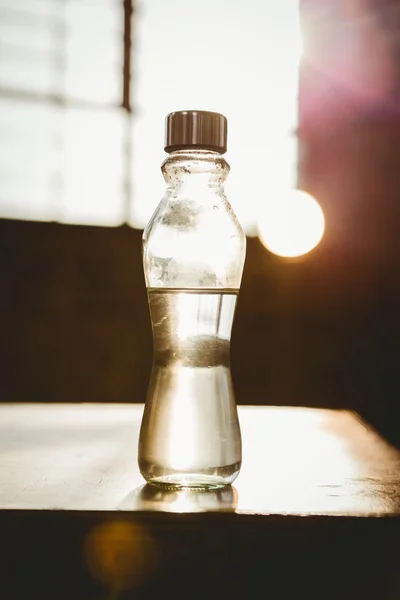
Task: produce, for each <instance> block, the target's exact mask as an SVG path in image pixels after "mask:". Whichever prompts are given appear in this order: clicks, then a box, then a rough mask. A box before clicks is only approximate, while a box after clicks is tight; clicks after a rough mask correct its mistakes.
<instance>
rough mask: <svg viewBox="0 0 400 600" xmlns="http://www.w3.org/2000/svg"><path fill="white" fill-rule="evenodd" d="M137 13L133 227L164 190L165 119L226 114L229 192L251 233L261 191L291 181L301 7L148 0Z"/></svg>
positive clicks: (258, 1)
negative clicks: (195, 112)
mask: <svg viewBox="0 0 400 600" xmlns="http://www.w3.org/2000/svg"><path fill="white" fill-rule="evenodd" d="M137 12H138V15H137V21H136V33H135V40H136V66H135V73H136V87H135V100H134V104H135V105H136V106H137V117H136V120H135V129H134V161H133V181H134V198H133V203H132V212H131V222H132V224H133V225H135V226H144V225H145V224H146V222H147V220H148V219H149V217H150V215H151V213H152V211H153V210H154V208H155V206H156V205H157V203H158V201H159V199H160V196H161V195H162V193H163V189H164V182H163V180H162V178H161V175H160V174H159V166H160V163H161V162H162V160H163V158H164V154H163V133H164V132H163V128H164V118H165V115H166V114H167V113H168V112H170V111H173V110H182V109H187V108H194V109H196V108H197V109H204V110H215V111H219V112H223V113H224V114H225V115H226V116H227V118H228V121H229V140H228V147H229V148H228V153H227V159H228V162H229V163H230V164H231V167H232V171H231V174H230V177H229V183H228V187H227V190H228V191H229V198H230V200H231V202H232V204H233V206H234V209H235V210H236V212H237V215H238V217H239V219H240V220H241V222H242V223H243V225H244V226H245V227H246V229H247V230H248V231H251V229H252V227H253V225H254V221H255V218H256V214H257V211H258V206H259V204H262V203H263V202H264V201H265V197H266V195H267V193H273V190H274V189H276V188H277V186H278V187H279V186H284V187H287V186H290V185H292V184H294V183H296V169H295V164H296V159H295V156H296V145H297V144H296V139H295V137H294V135H293V133H294V131H295V129H296V127H297V87H298V81H297V80H298V63H299V58H300V27H299V18H298V3H297V1H296V0H280V1H279V2H266V1H265V0H247V2H242V1H239V0H231V1H230V2H229V9H228V8H227V3H226V1H225V0H203V1H202V2H201V3H197V4H196V5H193V3H188V2H187V0H169V1H168V2H165V1H164V0H146V2H144V1H142V2H141V3H140V5H139V10H138V11H137ZM271 188H272V191H271ZM267 190H269V191H267Z"/></svg>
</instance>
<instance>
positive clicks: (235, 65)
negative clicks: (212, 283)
mask: <svg viewBox="0 0 400 600" xmlns="http://www.w3.org/2000/svg"><path fill="white" fill-rule="evenodd" d="M131 9H132V7H131V1H129V0H125V1H121V0H120V1H118V0H0V44H1V45H0V51H1V55H2V59H1V61H0V132H1V135H0V173H1V179H0V180H1V185H0V216H2V217H6V218H21V219H37V220H54V221H59V222H65V223H82V224H93V225H110V226H114V225H119V224H121V223H124V222H127V223H129V224H130V225H132V226H134V227H139V228H141V227H144V226H145V224H146V222H147V220H148V218H149V217H150V215H151V213H152V211H153V210H154V208H155V206H156V205H157V203H158V202H159V199H160V197H161V195H162V193H163V189H164V182H163V180H162V177H161V173H160V170H159V168H160V164H161V162H162V160H163V158H164V153H163V133H164V132H163V127H164V118H165V116H166V114H167V113H168V112H170V111H172V110H180V109H186V108H199V109H205V110H207V109H209V110H215V111H220V112H223V113H224V114H225V115H226V116H227V117H228V121H229V127H230V130H229V140H228V142H229V149H228V153H227V159H228V162H230V164H231V167H232V172H231V175H230V178H229V182H228V192H229V197H230V200H231V201H232V204H233V206H234V208H235V210H236V212H237V214H238V216H239V218H240V220H241V221H242V223H243V224H244V226H245V228H246V230H247V232H248V233H251V232H252V231H253V230H254V225H255V221H256V218H257V212H258V210H259V206H260V205H262V202H263V199H264V198H265V197H266V196H267V195H271V194H274V192H275V190H276V189H279V187H280V186H282V185H285V186H290V185H291V184H294V183H295V178H296V162H297V156H296V145H297V144H296V136H295V130H296V127H297V80H298V62H299V54H300V32H299V23H298V6H297V2H296V0H280V2H273V3H272V2H265V1H264V0H247V1H246V2H243V1H238V0H230V2H229V3H227V2H226V1H225V0H203V1H202V2H201V3H197V4H196V5H195V4H193V3H188V2H187V0H168V2H165V0H140V1H139V0H137V2H136V4H135V7H134V11H133V12H132V18H131ZM131 38H132V45H131V50H129V47H130V39H131ZM124 41H125V43H124Z"/></svg>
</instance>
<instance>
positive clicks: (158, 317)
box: [139, 288, 241, 488]
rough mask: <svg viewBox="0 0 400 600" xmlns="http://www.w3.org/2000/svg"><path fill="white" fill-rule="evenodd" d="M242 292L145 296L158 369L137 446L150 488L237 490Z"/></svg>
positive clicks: (159, 290) (178, 292)
mask: <svg viewBox="0 0 400 600" xmlns="http://www.w3.org/2000/svg"><path fill="white" fill-rule="evenodd" d="M237 295H238V290H235V289H182V290H181V289H165V288H152V289H148V300H149V308H150V316H151V321H152V327H153V357H154V359H153V368H152V374H151V380H150V384H149V390H148V396H147V400H146V406H145V411H144V415H143V420H142V427H141V433H140V440H139V466H140V470H141V472H142V474H143V476H144V477H145V478H146V480H147V481H150V482H152V483H156V484H160V485H168V486H171V487H174V486H175V487H185V486H188V487H200V488H201V487H204V488H208V487H218V486H221V485H227V484H229V483H232V481H233V480H234V479H235V478H236V476H237V474H238V472H239V469H240V464H241V437H240V428H239V422H238V416H237V407H236V401H235V396H234V391H233V384H232V378H231V372H230V338H231V329H232V323H233V318H234V313H235V307H236V301H237Z"/></svg>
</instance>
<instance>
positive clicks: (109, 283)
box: [0, 124, 400, 439]
mask: <svg viewBox="0 0 400 600" xmlns="http://www.w3.org/2000/svg"><path fill="white" fill-rule="evenodd" d="M399 139H400V136H399V133H398V132H397V131H396V130H395V129H394V128H391V127H385V126H384V125H382V124H375V125H370V126H368V127H363V128H359V129H358V130H355V129H354V127H350V126H346V127H342V129H341V130H337V131H336V132H334V133H332V132H331V134H330V136H329V138H326V137H324V138H322V137H321V138H318V136H317V137H315V138H313V139H311V138H310V139H309V140H308V146H307V156H306V160H305V161H304V162H303V173H304V181H305V182H306V187H307V188H308V189H309V190H310V191H312V192H314V193H315V194H316V196H317V197H318V198H319V200H320V202H321V205H322V206H323V208H324V211H325V216H326V233H325V236H324V238H323V241H322V242H321V244H320V246H319V247H317V248H316V249H315V250H314V251H312V252H311V253H310V254H309V255H306V256H305V257H303V258H302V259H297V260H295V261H292V262H287V261H284V260H282V259H279V258H277V257H274V256H273V255H271V254H269V253H268V252H267V251H266V250H265V249H264V248H263V247H262V245H261V244H260V242H259V241H258V240H257V239H256V238H250V239H248V248H247V259H246V265H245V271H244V277H243V285H242V290H241V294H240V299H239V304H238V309H237V313H236V319H235V323H234V332H233V340H232V370H233V376H234V381H235V385H236V391H237V400H238V402H239V403H241V404H304V405H311V406H335V407H342V406H346V407H352V408H355V409H357V410H359V411H360V412H361V413H362V414H363V415H365V416H366V417H367V418H368V419H369V420H371V421H372V422H374V423H376V424H377V425H378V426H379V427H381V428H383V429H385V432H386V433H387V435H389V437H392V438H396V436H397V439H398V432H399V430H400V426H399V419H400V409H399V402H400V399H399V392H400V378H399V359H400V344H399V334H400V317H399V306H400V302H399V300H400V287H399V285H400V284H399V281H400V269H399V266H400V247H399V245H400V240H399V235H398V230H399V224H400V219H399V216H400V215H399V212H400V211H399V197H400V194H399V191H400V143H399ZM0 272H1V282H2V285H1V295H0V315H1V321H0V327H1V333H2V336H1V348H0V349H1V385H0V399H1V401H12V402H14V401H15V402H18V401H42V402H53V401H61V402H82V401H87V402H94V401H95V402H143V401H144V399H145V394H146V388H147V383H148V377H149V370H150V364H151V327H150V321H149V316H148V312H147V303H146V293H145V287H144V278H143V271H142V258H141V232H139V231H135V230H133V229H130V228H128V227H121V228H95V227H78V226H67V225H57V224H46V223H29V222H14V221H0Z"/></svg>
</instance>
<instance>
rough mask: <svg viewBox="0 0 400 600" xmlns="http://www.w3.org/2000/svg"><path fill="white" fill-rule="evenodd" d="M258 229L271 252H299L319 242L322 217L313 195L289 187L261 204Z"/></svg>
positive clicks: (286, 254)
mask: <svg viewBox="0 0 400 600" xmlns="http://www.w3.org/2000/svg"><path fill="white" fill-rule="evenodd" d="M257 229H258V235H259V238H260V240H261V242H262V243H263V245H264V246H265V247H266V248H267V249H268V250H269V251H270V252H273V253H274V254H277V255H278V256H283V257H295V256H302V255H303V254H307V252H310V250H312V249H313V248H315V246H316V245H317V244H318V243H319V242H320V240H321V238H322V236H323V234H324V230H325V218H324V213H323V212H322V209H321V207H320V205H319V204H318V202H317V201H316V200H315V199H314V198H313V197H312V196H310V195H309V194H307V193H306V192H303V191H300V190H296V189H289V190H284V191H282V192H281V193H280V194H279V195H278V196H275V198H274V199H273V200H272V201H268V202H267V203H266V204H265V206H263V208H262V212H261V214H260V215H259V218H258V220H257Z"/></svg>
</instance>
